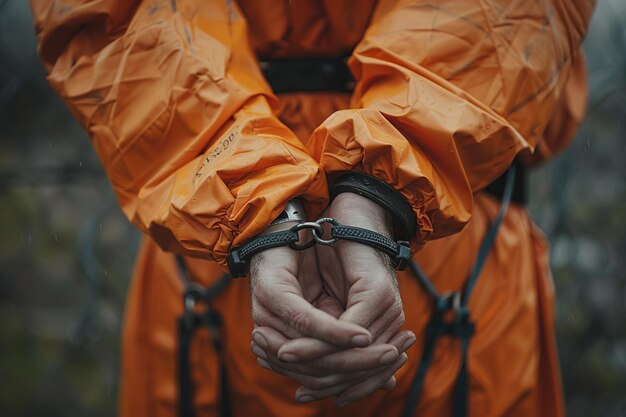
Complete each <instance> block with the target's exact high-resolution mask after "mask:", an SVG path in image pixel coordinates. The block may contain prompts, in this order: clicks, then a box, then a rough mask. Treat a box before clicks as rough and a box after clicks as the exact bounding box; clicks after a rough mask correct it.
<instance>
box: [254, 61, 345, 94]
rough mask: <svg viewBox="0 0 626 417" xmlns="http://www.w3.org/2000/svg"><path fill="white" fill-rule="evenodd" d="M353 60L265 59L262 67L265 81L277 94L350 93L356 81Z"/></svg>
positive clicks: (261, 62) (261, 63)
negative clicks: (349, 64) (352, 66)
mask: <svg viewBox="0 0 626 417" xmlns="http://www.w3.org/2000/svg"><path fill="white" fill-rule="evenodd" d="M349 56H350V54H344V55H339V56H334V57H316V58H295V59H294V58H289V59H265V58H261V60H260V66H261V71H263V75H264V76H265V79H266V80H267V82H268V83H269V84H270V86H271V87H272V90H273V91H274V92H275V93H277V94H279V93H293V92H314V91H338V92H345V93H349V92H351V91H352V90H353V89H354V78H353V77H352V74H351V73H350V70H349V69H348V66H347V65H346V61H347V60H348V58H349Z"/></svg>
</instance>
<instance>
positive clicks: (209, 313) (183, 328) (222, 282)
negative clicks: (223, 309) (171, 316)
mask: <svg viewBox="0 0 626 417" xmlns="http://www.w3.org/2000/svg"><path fill="white" fill-rule="evenodd" d="M176 262H177V265H178V269H179V272H180V276H181V279H182V281H183V283H184V284H185V292H184V296H183V303H184V312H183V314H182V315H181V316H180V317H179V318H178V389H179V400H178V401H179V403H178V404H179V412H180V417H194V410H193V386H192V381H191V369H190V366H191V365H190V361H189V352H190V349H191V340H192V339H193V335H194V333H195V330H196V329H197V328H204V329H207V330H208V332H209V334H210V336H211V341H212V345H213V350H214V351H215V354H216V356H217V358H218V361H219V372H220V403H219V409H220V416H221V417H231V416H232V410H231V398H230V389H229V384H228V374H227V372H226V363H225V361H224V355H223V346H222V341H221V338H220V334H219V328H220V327H221V325H222V318H221V316H220V315H219V314H218V313H217V312H216V311H214V310H212V309H211V306H210V301H211V299H212V298H213V297H214V296H216V295H217V294H218V293H219V292H221V291H222V290H223V289H224V288H226V286H227V285H228V283H229V282H230V280H231V278H230V276H229V275H227V274H226V275H223V276H222V278H220V279H219V280H218V281H217V282H216V283H215V284H214V285H212V286H211V287H209V288H204V287H201V286H200V285H199V284H197V283H195V282H193V281H191V280H190V278H189V275H188V272H187V268H186V265H185V262H184V260H183V258H182V257H181V256H177V257H176ZM199 302H200V303H202V304H203V308H202V309H201V311H199V310H198V309H196V304H197V303H199Z"/></svg>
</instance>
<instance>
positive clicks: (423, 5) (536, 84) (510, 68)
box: [307, 0, 593, 248]
mask: <svg viewBox="0 0 626 417" xmlns="http://www.w3.org/2000/svg"><path fill="white" fill-rule="evenodd" d="M592 3H593V2H592V1H577V2H571V1H569V0H538V1H534V2H525V1H509V0H501V1H497V0H488V1H483V0H467V1H458V0H441V1H436V2H435V1H432V0H428V1H426V0H420V1H405V0H381V1H380V2H379V3H378V6H377V9H376V11H375V13H374V15H373V17H372V21H371V23H370V26H369V28H368V30H367V31H366V34H365V36H364V38H363V39H362V41H361V42H360V43H359V44H358V45H357V47H356V48H355V50H354V52H353V55H352V57H351V60H350V62H349V64H350V68H351V70H352V72H353V74H354V76H355V79H356V81H357V84H356V90H355V93H354V95H353V97H352V101H351V109H347V110H341V111H338V112H336V113H334V114H333V115H331V117H329V118H328V119H326V120H325V121H324V122H323V123H322V124H321V125H320V126H319V127H318V128H317V129H316V130H315V131H314V132H313V134H312V135H311V137H310V140H309V142H308V143H307V146H308V148H309V150H310V152H311V154H312V155H313V156H314V157H315V158H316V159H317V160H318V161H319V163H320V166H321V167H322V168H323V169H324V171H325V172H326V174H327V175H328V176H329V181H332V177H333V175H334V174H336V173H339V172H341V171H349V170H352V171H361V172H365V173H368V174H371V175H374V176H376V177H378V178H380V179H381V180H384V181H386V182H387V183H389V184H390V185H391V186H393V187H394V188H395V189H396V190H398V191H399V192H401V193H402V195H403V196H404V197H405V198H406V199H407V200H408V202H409V203H410V204H411V206H412V208H413V210H414V212H415V214H416V216H417V222H418V233H417V236H416V237H415V240H414V242H413V243H414V246H413V247H414V248H416V247H419V245H421V244H422V243H424V242H426V241H427V240H429V239H434V238H440V237H443V236H446V235H449V234H452V233H455V232H457V231H459V230H461V229H462V227H463V226H464V225H465V224H466V223H467V222H468V221H469V219H470V215H471V212H472V204H473V193H474V192H477V191H479V190H481V189H482V188H484V187H485V186H486V185H488V184H489V183H490V182H491V181H493V180H494V179H496V178H497V177H498V176H499V175H501V174H502V173H503V172H504V171H505V170H506V169H507V167H508V166H509V165H510V164H511V162H512V161H513V159H514V158H515V156H516V155H517V154H518V153H519V152H521V151H522V150H527V151H528V152H532V151H533V150H534V149H535V148H536V147H537V146H538V144H539V142H541V140H542V139H543V138H544V131H545V130H546V128H547V126H548V124H549V122H550V120H551V118H552V116H553V114H554V113H555V109H556V108H558V107H559V106H562V105H564V103H565V102H566V100H563V99H562V95H563V93H564V91H565V87H566V84H567V81H568V78H569V77H570V75H571V73H572V71H573V70H572V68H573V66H574V62H575V61H576V60H577V56H578V55H579V54H580V43H581V41H582V39H583V37H584V34H585V32H586V30H587V25H588V21H589V19H590V15H591V12H592V9H593V4H592ZM578 96H579V97H580V96H581V95H580V94H579V95H578ZM583 96H584V94H583ZM583 98H584V97H583ZM577 107H580V106H577ZM583 108H584V105H583Z"/></svg>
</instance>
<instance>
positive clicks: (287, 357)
mask: <svg viewBox="0 0 626 417" xmlns="http://www.w3.org/2000/svg"><path fill="white" fill-rule="evenodd" d="M278 359H280V360H281V361H283V362H295V361H297V360H298V358H297V357H296V355H292V354H291V353H281V354H280V355H278Z"/></svg>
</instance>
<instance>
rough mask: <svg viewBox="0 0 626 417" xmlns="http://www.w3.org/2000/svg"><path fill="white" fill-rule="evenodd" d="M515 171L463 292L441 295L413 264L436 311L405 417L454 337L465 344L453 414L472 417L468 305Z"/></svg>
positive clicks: (511, 171) (471, 330)
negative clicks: (439, 348) (443, 345)
mask: <svg viewBox="0 0 626 417" xmlns="http://www.w3.org/2000/svg"><path fill="white" fill-rule="evenodd" d="M515 170H516V167H515V166H514V165H512V166H511V167H510V168H509V170H508V172H507V175H506V184H505V188H504V192H503V198H502V204H501V205H500V210H499V212H498V215H497V217H496V219H495V221H494V222H493V224H492V225H491V227H490V228H489V230H488V232H487V234H486V235H485V238H484V239H483V241H482V243H481V245H480V247H479V249H478V255H477V257H476V262H475V263H474V266H473V267H472V270H471V272H470V275H469V277H468V279H467V281H466V283H465V288H464V290H463V291H462V292H454V293H447V294H440V293H439V291H437V289H436V288H435V286H434V285H433V284H432V282H431V281H430V280H429V279H428V277H427V276H426V274H424V272H423V271H422V270H421V269H420V267H419V266H418V265H417V263H416V262H415V261H411V263H410V264H409V266H410V269H411V272H412V273H413V275H414V276H415V278H416V279H417V281H418V282H419V283H420V285H421V286H422V287H423V288H424V290H425V291H426V292H427V293H428V294H429V295H430V296H431V297H432V298H433V312H432V315H431V318H430V321H429V322H428V325H427V326H426V330H425V334H424V347H423V350H422V357H421V359H420V364H419V366H418V369H417V372H416V373H415V376H414V377H413V381H412V382H411V388H410V390H409V396H408V397H407V401H406V404H405V406H404V411H403V413H402V417H410V416H411V415H413V413H414V412H415V409H416V408H417V404H418V403H419V400H420V398H421V394H422V390H423V387H424V380H425V379H426V374H427V372H428V369H429V368H430V365H431V364H432V359H433V355H434V351H435V347H436V344H437V340H438V339H439V338H440V337H441V336H453V337H457V338H459V341H460V345H461V346H460V347H461V364H460V367H459V373H458V375H457V380H456V383H455V386H454V391H453V414H452V415H453V417H466V416H467V415H468V387H469V373H468V364H467V352H468V350H469V343H470V340H471V337H472V335H473V334H474V331H475V328H474V323H473V322H472V321H471V319H470V311H469V309H468V307H467V305H468V303H469V298H470V296H471V295H472V291H473V289H474V287H475V286H476V282H477V281H478V277H479V276H480V272H481V271H482V268H483V266H484V264H485V261H486V260H487V255H488V254H489V252H490V250H491V247H492V246H493V242H494V241H495V237H496V235H497V233H498V230H499V229H500V225H501V224H502V221H503V219H504V216H505V214H506V212H507V209H508V206H509V203H510V201H511V195H512V193H513V184H514V182H515V176H516V172H515ZM450 311H452V312H453V314H454V319H453V321H452V322H446V321H445V320H444V319H445V316H446V313H448V312H450Z"/></svg>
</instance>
